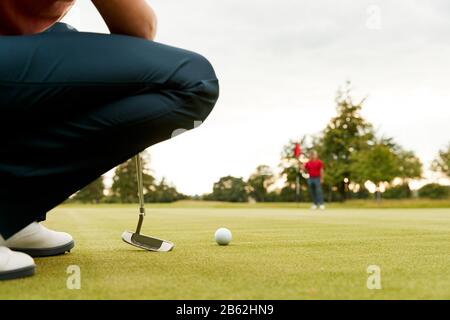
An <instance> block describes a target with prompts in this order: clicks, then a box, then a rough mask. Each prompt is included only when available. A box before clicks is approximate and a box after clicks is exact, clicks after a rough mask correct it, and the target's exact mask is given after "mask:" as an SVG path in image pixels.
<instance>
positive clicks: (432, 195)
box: [419, 183, 450, 199]
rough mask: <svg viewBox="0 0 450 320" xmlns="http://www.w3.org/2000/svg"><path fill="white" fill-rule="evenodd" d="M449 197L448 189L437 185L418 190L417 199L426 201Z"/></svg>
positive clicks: (449, 190)
mask: <svg viewBox="0 0 450 320" xmlns="http://www.w3.org/2000/svg"><path fill="white" fill-rule="evenodd" d="M449 196H450V187H449V186H442V185H440V184H437V183H430V184H426V185H424V186H423V187H422V188H420V189H419V197H421V198H428V199H448V198H449Z"/></svg>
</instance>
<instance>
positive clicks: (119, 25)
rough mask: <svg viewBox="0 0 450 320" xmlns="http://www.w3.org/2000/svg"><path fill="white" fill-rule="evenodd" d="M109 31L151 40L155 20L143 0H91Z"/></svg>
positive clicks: (154, 33) (154, 34) (154, 30)
mask: <svg viewBox="0 0 450 320" xmlns="http://www.w3.org/2000/svg"><path fill="white" fill-rule="evenodd" d="M92 2H93V3H94V5H95V7H96V8H97V10H98V11H99V12H100V14H101V16H102V17H103V19H104V20H105V22H106V25H107V26H108V28H109V31H111V33H116V34H124V35H129V36H135V37H139V38H144V39H148V40H153V39H154V38H155V36H156V27H157V20H156V15H155V12H154V11H153V9H152V8H151V7H150V6H149V5H148V4H147V2H146V1H145V0H92Z"/></svg>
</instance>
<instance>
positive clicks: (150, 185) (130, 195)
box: [69, 154, 187, 203]
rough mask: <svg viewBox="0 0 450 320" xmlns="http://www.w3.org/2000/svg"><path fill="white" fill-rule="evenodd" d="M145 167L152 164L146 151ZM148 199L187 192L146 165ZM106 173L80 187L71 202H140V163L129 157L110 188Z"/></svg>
mask: <svg viewBox="0 0 450 320" xmlns="http://www.w3.org/2000/svg"><path fill="white" fill-rule="evenodd" d="M139 157H140V158H141V163H142V167H143V168H147V167H148V163H147V160H146V158H147V157H145V154H140V155H139ZM142 178H143V179H142V180H143V185H144V200H145V202H163V203H164V202H174V201H178V200H182V199H186V198H187V196H185V195H184V194H182V193H180V192H178V191H177V189H176V188H175V186H173V185H171V184H169V183H167V181H166V180H165V179H164V178H163V179H162V180H160V181H157V180H156V179H155V177H154V176H153V175H152V174H151V173H150V172H149V170H147V169H144V172H143V174H142ZM105 190H106V187H105V184H104V179H103V177H99V178H98V179H97V180H95V181H94V182H92V183H91V184H89V185H88V186H86V187H85V188H83V189H81V190H80V191H78V192H77V193H76V194H75V195H74V196H73V197H71V198H70V199H69V202H82V203H137V202H138V201H139V198H138V193H137V182H136V164H135V161H134V159H129V160H128V161H126V162H124V163H123V164H121V165H119V166H118V167H117V168H116V169H115V173H114V177H113V183H112V186H111V188H110V189H109V190H108V192H107V193H106V192H105Z"/></svg>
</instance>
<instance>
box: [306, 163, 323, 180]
mask: <svg viewBox="0 0 450 320" xmlns="http://www.w3.org/2000/svg"><path fill="white" fill-rule="evenodd" d="M305 169H306V171H308V173H309V176H310V177H311V178H317V177H320V171H321V170H322V169H323V162H322V161H321V160H319V159H317V160H309V161H308V162H307V163H306V164H305Z"/></svg>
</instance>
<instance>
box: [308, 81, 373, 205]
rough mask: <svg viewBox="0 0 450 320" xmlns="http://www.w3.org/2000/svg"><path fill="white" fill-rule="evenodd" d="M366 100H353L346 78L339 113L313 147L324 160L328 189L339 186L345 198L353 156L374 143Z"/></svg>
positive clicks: (338, 104)
mask: <svg viewBox="0 0 450 320" xmlns="http://www.w3.org/2000/svg"><path fill="white" fill-rule="evenodd" d="M364 100H365V99H363V100H362V101H360V102H358V103H355V102H354V101H353V98H352V97H351V86H350V83H349V82H347V83H346V86H345V87H344V89H340V90H338V93H337V96H336V104H337V108H336V109H337V115H336V116H335V117H333V118H332V119H331V120H330V122H329V123H328V125H327V126H326V128H325V130H324V131H323V132H322V134H321V136H320V137H319V138H318V139H316V140H315V141H314V148H315V149H316V150H317V151H318V153H319V156H320V157H321V159H322V160H323V161H324V163H325V172H326V174H325V185H327V186H326V189H328V190H332V189H333V187H336V188H337V190H338V192H339V194H340V198H341V199H342V200H345V198H346V189H347V188H346V182H345V181H350V180H351V178H352V169H351V167H352V164H353V159H354V157H352V156H353V155H354V154H356V153H358V152H359V151H363V150H367V149H368V148H369V147H370V146H372V145H374V144H375V134H374V131H373V127H372V125H371V124H370V123H368V122H367V121H366V120H365V119H364V118H363V117H362V116H361V108H362V105H363V103H364ZM329 195H330V196H331V193H329Z"/></svg>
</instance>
